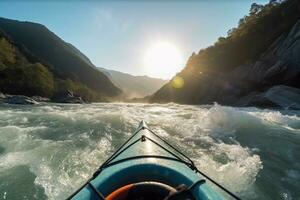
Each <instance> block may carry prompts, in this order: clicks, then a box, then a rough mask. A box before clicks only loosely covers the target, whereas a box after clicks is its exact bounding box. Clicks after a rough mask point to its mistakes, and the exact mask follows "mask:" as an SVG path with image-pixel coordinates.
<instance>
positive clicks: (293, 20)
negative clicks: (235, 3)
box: [148, 0, 300, 107]
mask: <svg viewBox="0 0 300 200" xmlns="http://www.w3.org/2000/svg"><path fill="white" fill-rule="evenodd" d="M299 55H300V2H299V1H298V0H286V1H280V2H277V1H274V0H273V1H270V3H269V4H266V5H264V6H263V5H258V4H252V6H251V9H250V13H249V15H247V16H245V17H243V18H242V19H240V21H239V25H238V27H237V28H233V29H231V30H229V31H228V36H227V37H225V38H224V37H220V38H219V39H218V41H217V42H216V43H215V44H214V45H213V46H210V47H208V48H206V49H202V50H200V51H199V52H198V53H193V54H192V55H191V56H190V58H189V59H188V61H187V64H186V67H185V68H184V69H183V70H182V71H181V72H180V73H178V74H177V75H176V76H174V77H173V78H172V80H171V81H170V82H168V83H167V84H165V85H164V86H163V87H162V88H161V89H159V90H158V91H157V92H156V93H155V94H153V95H152V96H151V97H149V99H148V100H149V101H150V102H171V101H172V102H177V103H186V104H211V103H213V102H218V103H221V104H226V105H238V106H252V105H258V106H282V105H285V106H287V105H298V106H299V107H300V102H299V101H300V99H297V97H299V95H300V93H299V94H296V93H297V92H296V91H300V90H299V89H298V88H300V81H299V80H300V60H299ZM283 90H284V91H283ZM284 95H285V96H284ZM275 99H277V100H275ZM279 99H281V101H279ZM284 102H285V103H284ZM287 102H289V103H287Z"/></svg>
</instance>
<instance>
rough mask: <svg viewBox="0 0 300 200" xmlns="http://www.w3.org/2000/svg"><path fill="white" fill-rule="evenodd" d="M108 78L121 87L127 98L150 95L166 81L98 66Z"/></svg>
mask: <svg viewBox="0 0 300 200" xmlns="http://www.w3.org/2000/svg"><path fill="white" fill-rule="evenodd" d="M99 70H100V71H102V72H103V73H104V74H106V75H107V77H109V78H110V80H111V81H112V82H113V83H114V84H115V85H116V86H117V87H119V88H121V89H122V91H123V92H124V94H126V97H127V98H142V97H145V96H148V95H152V94H153V93H154V92H155V91H157V90H158V89H159V88H160V87H162V86H163V85H164V84H166V83H167V82H168V81H167V80H163V79H159V78H152V77H148V76H133V75H131V74H127V73H123V72H119V71H115V70H108V69H104V68H99Z"/></svg>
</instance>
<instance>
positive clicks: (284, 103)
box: [240, 85, 300, 110]
mask: <svg viewBox="0 0 300 200" xmlns="http://www.w3.org/2000/svg"><path fill="white" fill-rule="evenodd" d="M240 104H241V105H243V106H259V107H279V108H284V109H295V110H300V89H298V88H294V87H289V86H286V85H277V86H274V87H271V88H270V89H268V90H267V91H266V92H263V93H255V92H254V93H251V94H249V95H247V96H245V97H243V98H242V99H240Z"/></svg>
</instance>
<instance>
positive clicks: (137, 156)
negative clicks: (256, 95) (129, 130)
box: [70, 122, 224, 200]
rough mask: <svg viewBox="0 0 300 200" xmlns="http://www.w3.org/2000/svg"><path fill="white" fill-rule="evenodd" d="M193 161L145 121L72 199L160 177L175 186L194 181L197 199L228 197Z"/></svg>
mask: <svg viewBox="0 0 300 200" xmlns="http://www.w3.org/2000/svg"><path fill="white" fill-rule="evenodd" d="M189 161H190V160H186V158H184V157H183V156H182V155H180V154H178V152H176V151H175V150H174V149H173V148H171V147H170V146H168V145H167V144H166V143H165V142H164V141H163V140H161V139H160V137H159V136H157V135H156V134H155V133H153V132H152V131H151V130H150V129H148V127H147V126H146V124H145V123H144V122H141V124H140V126H139V128H138V129H137V131H136V132H135V133H134V134H133V136H132V138H130V139H129V140H128V143H126V144H125V145H124V146H123V147H121V148H120V149H119V150H118V151H117V152H116V153H115V154H114V156H112V157H111V158H110V159H108V161H107V162H105V163H104V164H103V165H102V167H100V170H99V171H97V172H96V173H95V175H94V177H93V178H92V179H91V180H90V181H89V182H88V184H85V185H84V186H83V187H82V188H81V189H80V190H79V191H77V192H76V193H75V194H74V195H73V196H71V198H70V199H74V200H86V199H91V200H92V199H99V193H100V194H101V195H103V196H104V197H105V196H108V195H109V194H110V193H111V192H113V191H114V190H116V189H118V188H120V187H122V186H124V185H127V184H131V183H137V182H143V181H156V182H160V183H164V184H167V185H169V186H171V187H174V188H176V187H177V186H179V185H181V184H184V185H186V186H187V187H189V186H191V185H193V184H194V185H193V188H192V189H191V192H192V194H193V196H194V197H195V199H197V200H200V199H201V200H206V199H207V200H208V199H211V200H221V199H224V197H223V196H222V195H221V194H220V193H218V192H216V191H215V190H213V189H212V188H211V187H210V186H209V185H208V184H207V183H206V181H205V177H202V176H201V175H200V174H199V173H197V171H195V170H193V169H192V167H191V165H189ZM95 189H96V191H95ZM97 191H98V192H99V193H97Z"/></svg>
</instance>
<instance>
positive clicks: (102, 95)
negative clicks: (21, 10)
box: [0, 18, 121, 101]
mask: <svg viewBox="0 0 300 200" xmlns="http://www.w3.org/2000/svg"><path fill="white" fill-rule="evenodd" d="M0 31H1V35H0V37H1V41H2V44H1V45H2V46H5V49H2V50H1V51H2V54H3V55H2V57H1V58H0V59H2V60H3V59H6V60H3V61H1V63H2V64H1V65H2V69H4V68H5V70H6V71H1V72H0V76H2V77H6V79H2V80H1V88H0V90H1V91H2V92H6V93H18V94H20V91H17V90H21V91H23V92H21V93H22V94H25V95H46V96H48V97H51V96H53V95H55V94H56V93H59V92H63V91H65V90H71V91H74V92H75V93H77V94H79V95H81V96H83V97H84V98H86V99H89V100H100V101H101V100H104V99H107V98H108V99H110V98H112V97H116V96H118V95H119V94H120V93H121V90H119V89H118V88H117V87H116V86H115V85H114V84H113V83H112V82H111V81H110V80H109V79H108V78H107V77H106V76H105V75H104V74H103V73H101V72H100V71H99V70H97V69H96V68H94V67H93V65H92V64H91V63H88V62H86V60H85V59H84V58H85V57H82V56H79V55H78V53H77V51H76V48H75V47H73V46H72V45H70V44H68V43H66V42H64V41H63V40H61V39H60V38H59V37H57V36H56V35H55V34H54V33H52V32H51V31H49V30H48V29H47V28H46V27H45V26H43V25H40V24H36V23H31V22H20V21H16V20H9V19H4V18H0ZM4 54H5V55H4ZM4 57H5V58H4ZM12 58H17V60H18V62H17V61H14V60H13V59H12ZM28 63H31V64H35V63H39V64H38V67H36V68H38V69H39V70H35V69H33V70H32V71H39V73H40V72H41V73H44V74H47V76H48V75H49V77H52V79H51V78H50V79H51V80H52V81H54V83H53V84H47V85H50V86H51V85H53V92H52V91H51V90H49V91H48V92H47V94H46V93H45V92H41V91H40V92H37V91H34V90H33V89H31V88H32V87H31V86H28V87H27V89H26V90H25V89H24V90H23V89H21V88H18V87H17V85H14V84H15V83H13V81H12V80H13V79H15V78H16V77H19V78H21V79H22V77H23V76H25V75H24V73H25V72H26V73H27V72H28V70H25V68H24V67H25V66H24V65H27V64H28ZM22 70H23V71H24V72H21V71H22ZM45 76H46V75H45ZM33 78H34V76H33ZM25 79H26V78H25ZM25 79H24V80H23V81H22V82H24V83H25V82H27V81H26V80H25ZM50 79H49V80H50ZM40 81H42V80H40ZM37 83H38V82H37ZM37 83H36V84H37ZM21 85H22V84H21ZM33 85H35V83H33ZM51 87H52V86H51Z"/></svg>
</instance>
